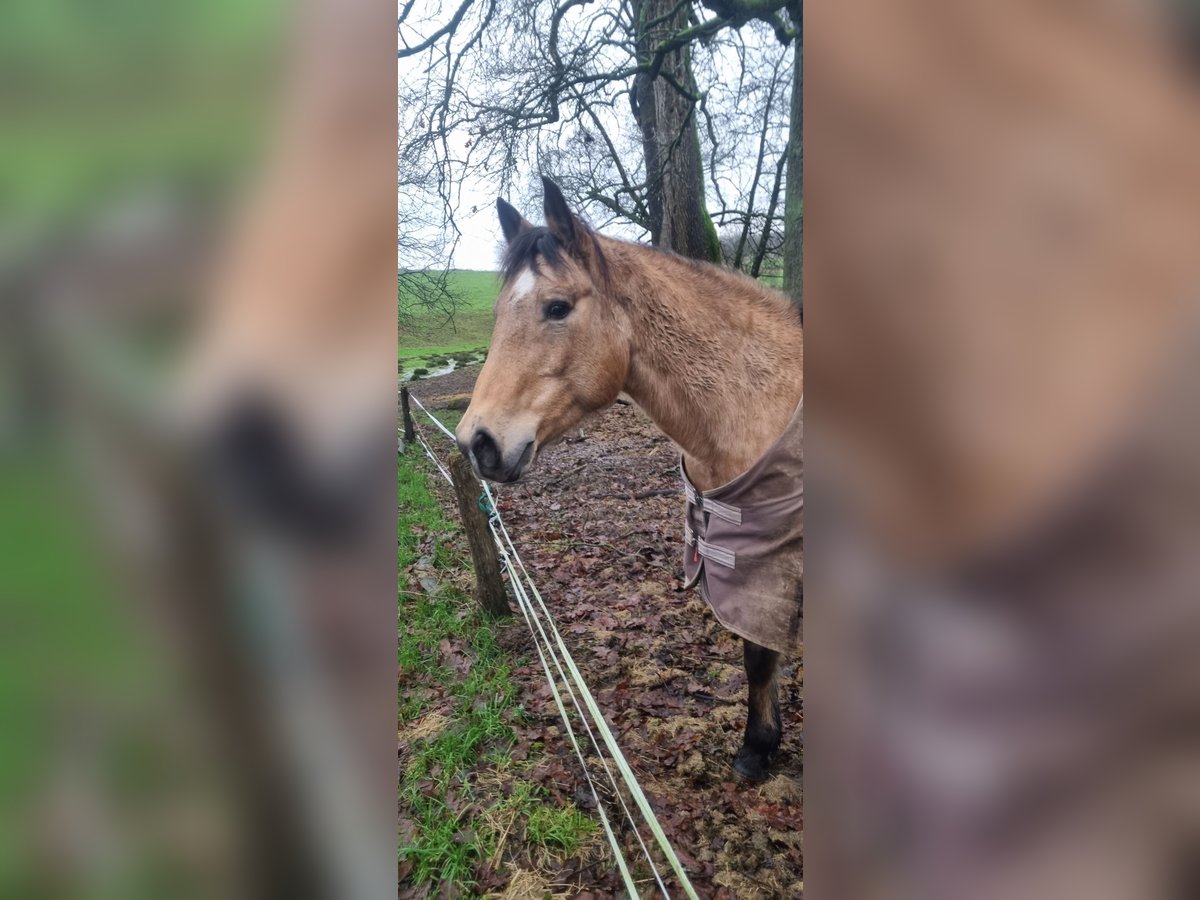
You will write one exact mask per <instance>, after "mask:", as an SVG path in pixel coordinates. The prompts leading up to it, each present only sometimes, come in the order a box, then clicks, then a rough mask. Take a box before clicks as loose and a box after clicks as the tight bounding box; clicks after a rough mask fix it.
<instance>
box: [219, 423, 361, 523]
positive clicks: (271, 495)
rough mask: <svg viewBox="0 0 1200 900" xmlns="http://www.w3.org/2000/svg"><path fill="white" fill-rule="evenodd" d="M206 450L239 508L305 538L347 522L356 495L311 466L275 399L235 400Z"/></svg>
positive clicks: (223, 489)
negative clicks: (323, 478) (322, 478)
mask: <svg viewBox="0 0 1200 900" xmlns="http://www.w3.org/2000/svg"><path fill="white" fill-rule="evenodd" d="M205 449H206V450H207V453H206V461H207V463H208V465H209V467H210V468H209V472H210V474H211V476H213V477H214V482H213V483H214V486H216V487H217V488H218V491H219V493H220V494H222V495H223V496H224V497H225V499H226V500H228V501H229V502H231V503H232V504H233V506H234V507H235V508H237V509H238V510H239V511H240V512H242V513H245V514H249V515H250V516H251V517H252V518H254V519H257V520H259V521H260V522H263V523H265V524H268V525H270V526H271V527H273V528H275V529H278V530H279V531H281V532H286V533H289V534H296V535H304V536H306V537H318V538H326V537H332V536H334V535H335V534H336V533H337V532H339V531H340V530H342V529H344V528H345V527H346V526H347V523H348V514H349V512H350V504H351V503H352V500H353V498H351V497H350V496H349V495H345V496H343V493H344V491H343V490H342V489H341V486H337V487H334V486H332V485H326V484H323V483H321V482H320V479H318V478H317V476H316V475H315V474H314V473H313V472H311V471H308V467H306V466H305V464H304V463H303V462H302V459H303V452H302V448H301V446H300V444H299V441H298V439H297V437H296V436H295V435H294V434H293V432H292V431H291V429H289V428H288V424H287V422H286V421H285V420H284V418H283V416H282V414H281V412H280V411H279V410H278V409H277V408H276V407H275V406H273V405H272V404H269V403H266V402H263V401H258V400H252V399H246V400H243V401H242V402H240V403H238V404H236V405H235V406H234V408H233V409H231V410H230V411H229V414H228V415H227V417H226V418H225V419H224V421H223V422H222V423H221V425H220V427H218V428H217V430H216V433H215V434H214V436H213V438H212V440H211V441H210V442H209V444H208V446H207V447H206V448H205Z"/></svg>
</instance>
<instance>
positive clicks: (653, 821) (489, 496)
mask: <svg viewBox="0 0 1200 900" xmlns="http://www.w3.org/2000/svg"><path fill="white" fill-rule="evenodd" d="M409 398H410V399H411V400H412V401H413V402H414V403H416V405H417V406H418V407H420V409H421V411H422V412H424V413H425V415H426V416H427V417H428V418H429V420H430V421H432V422H433V423H434V424H435V425H436V426H437V427H438V428H439V429H440V430H441V431H442V432H443V433H444V434H445V435H446V437H448V438H449V439H450V440H452V441H454V440H456V439H455V437H454V433H453V432H451V431H450V429H449V428H447V427H446V426H445V424H443V423H442V422H441V421H440V420H438V419H437V418H436V417H435V416H434V415H433V414H432V413H430V412H429V410H428V409H426V408H425V405H424V404H423V403H421V401H420V400H419V399H418V398H417V397H415V396H414V395H412V394H411V393H410V394H409ZM418 439H419V440H420V442H421V445H422V446H423V447H424V449H425V453H426V455H428V456H429V458H430V459H431V460H432V461H433V462H434V464H435V465H436V466H437V467H438V470H439V471H440V472H441V474H442V477H443V478H445V479H446V480H447V481H448V482H450V481H451V479H450V473H449V472H448V471H447V470H446V468H445V467H444V466H443V465H442V463H441V462H440V461H439V460H438V459H437V457H436V456H435V455H434V454H433V452H432V450H431V449H430V447H429V445H428V443H426V441H425V440H424V438H423V437H421V436H420V434H418ZM451 483H452V482H451ZM485 498H486V500H487V504H488V506H489V507H490V509H485V510H484V511H485V512H487V513H488V514H489V515H488V525H489V527H490V528H491V531H492V536H493V538H494V539H495V541H496V546H497V548H498V549H499V551H500V554H501V556H502V558H503V560H504V564H505V568H506V569H507V571H508V573H509V580H510V582H511V583H512V585H513V593H514V594H515V595H516V597H517V602H518V605H519V606H520V608H521V613H522V615H523V616H524V618H525V621H526V624H527V625H528V626H529V629H530V633H531V634H532V635H533V636H534V637H535V641H534V646H535V648H536V649H537V652H538V658H539V660H540V661H541V663H542V669H543V671H544V672H545V674H546V679H547V681H548V682H549V684H550V690H551V693H552V695H553V697H554V701H555V705H556V706H557V707H558V712H559V716H560V717H561V718H562V720H563V723H564V724H565V725H566V728H567V735H568V737H569V739H570V741H571V744H572V747H573V748H574V750H575V755H576V757H578V759H579V763H580V766H581V767H582V768H583V773H584V777H585V778H586V779H587V782H588V787H589V788H590V789H591V792H592V796H593V797H594V798H595V800H596V809H597V811H598V812H599V813H600V819H601V823H602V825H603V826H604V830H605V835H606V837H607V838H608V841H609V844H610V845H611V847H612V850H613V855H614V857H615V858H616V860H617V865H618V867H619V868H620V870H621V875H622V878H623V879H624V881H625V885H626V889H627V890H629V891H630V896H631V897H636V896H638V894H637V891H636V888H635V886H634V884H633V881H632V877H631V876H630V874H629V869H628V866H627V864H626V863H625V860H624V857H623V856H622V854H621V851H620V848H619V845H618V843H617V841H616V836H615V835H614V834H613V832H612V828H611V826H610V825H609V822H608V817H607V815H605V812H604V804H603V803H601V802H600V797H599V794H598V793H597V791H596V788H595V785H594V783H593V781H592V776H591V773H590V772H589V771H588V769H587V765H586V763H585V762H584V759H583V753H582V751H581V750H580V748H579V744H578V742H577V740H576V738H575V732H574V729H573V728H572V727H571V723H570V720H569V717H568V716H567V713H566V707H565V706H564V704H563V702H562V698H561V696H560V694H559V691H558V687H557V685H556V682H555V679H554V677H553V675H552V674H551V671H550V666H549V664H548V663H547V661H546V654H549V656H550V659H551V660H552V661H553V662H554V667H555V669H557V671H558V673H559V677H560V678H562V681H563V685H564V686H565V687H566V689H567V693H568V695H569V696H570V698H571V702H572V705H573V706H574V707H575V711H576V713H577V714H578V715H579V719H580V721H581V722H582V723H583V726H584V728H585V730H586V731H587V733H588V737H589V738H590V739H591V742H592V745H593V747H594V748H595V750H596V756H597V758H598V759H599V760H600V763H601V765H602V766H603V767H604V770H605V774H606V775H608V777H609V781H610V783H611V784H612V785H613V788H614V791H613V793H614V794H615V795H616V797H617V799H618V800H619V801H620V804H621V807H622V809H623V811H624V812H625V815H626V818H627V819H628V820H629V822H630V824H631V825H633V833H634V835H635V836H636V837H637V839H638V843H639V844H640V845H641V849H642V852H643V853H644V854H645V855H646V859H647V861H648V862H649V863H650V868H651V871H652V872H653V873H654V878H655V881H657V882H658V886H659V889H660V890H661V891H662V892H663V895H664V896H669V894H668V893H667V890H666V887H665V886H664V885H663V882H662V878H661V877H660V875H659V872H658V869H657V867H656V866H655V865H654V860H653V859H652V858H651V856H650V853H649V850H648V848H647V847H646V844H645V842H644V841H643V840H642V837H641V834H640V833H639V830H638V828H637V823H636V822H635V821H634V819H633V816H632V814H631V813H630V811H629V808H628V807H627V806H626V804H625V800H624V798H623V797H622V795H621V791H620V790H619V788H618V786H617V783H616V779H615V778H614V777H613V775H612V772H611V770H610V769H609V767H608V763H607V762H605V759H604V754H603V753H601V752H600V746H599V741H597V739H596V736H595V734H594V733H593V732H592V728H591V726H590V725H589V724H588V716H586V715H584V713H583V709H582V708H581V707H580V705H579V699H578V698H577V697H576V693H575V688H573V687H572V684H571V682H572V681H574V682H575V686H576V687H577V688H578V690H579V695H580V696H581V697H582V699H583V703H584V705H585V706H586V707H587V709H588V712H589V713H590V715H591V718H592V719H593V720H594V721H595V723H596V728H597V730H598V731H599V732H600V736H601V738H602V739H603V742H604V745H605V746H606V747H607V749H608V753H609V755H610V756H611V757H612V760H613V762H614V763H615V764H616V766H617V770H618V771H619V772H620V774H621V778H622V780H623V781H624V782H625V785H626V787H627V788H628V790H629V794H630V796H631V797H632V798H633V800H634V803H635V805H636V806H637V807H638V810H639V811H640V812H641V814H642V817H643V819H644V820H645V822H646V825H647V826H648V827H649V828H650V831H651V833H652V834H653V835H654V839H655V842H656V843H657V844H658V845H659V848H660V849H661V850H662V852H663V855H664V856H665V857H666V859H667V862H668V863H669V864H670V866H671V869H672V870H673V871H674V872H675V875H676V877H677V878H678V879H679V882H680V884H681V886H682V887H683V890H684V892H685V893H686V894H687V896H688V897H689V898H691V900H698V897H697V894H696V892H695V889H694V888H693V887H692V884H691V881H690V880H689V879H688V877H687V873H686V872H685V871H684V869H683V866H682V865H681V864H680V862H679V857H678V856H677V855H676V853H675V850H674V848H673V847H672V846H671V844H670V842H669V841H668V840H667V836H666V834H665V833H664V832H663V830H662V826H661V825H660V824H659V821H658V818H657V816H655V814H654V810H653V809H652V808H651V807H650V803H649V801H648V800H647V799H646V795H645V793H644V792H643V791H642V788H641V785H639V784H638V782H637V778H636V777H635V776H634V774H633V770H632V768H631V767H630V766H629V762H628V761H627V760H626V759H625V755H624V754H623V753H622V752H621V749H620V747H619V746H618V745H617V742H616V739H615V738H614V737H613V734H612V730H611V729H610V728H609V726H608V722H607V721H606V720H605V718H604V715H603V713H601V711H600V707H599V705H598V704H597V703H596V699H595V697H594V696H593V695H592V692H591V690H589V688H588V686H587V683H586V682H585V681H584V679H583V675H582V674H581V673H580V672H579V668H578V666H576V664H575V660H574V658H573V657H572V656H571V653H570V651H569V650H568V649H567V646H566V643H565V642H564V641H563V639H562V635H561V634H560V633H559V630H558V626H557V625H556V624H555V622H554V617H553V616H552V615H551V614H550V610H549V608H548V607H547V606H546V603H545V600H543V598H542V595H541V593H540V592H539V591H538V589H537V585H536V584H534V582H533V579H532V578H531V577H530V575H529V571H528V570H527V569H526V568H525V562H524V560H522V559H521V556H520V554H519V553H517V549H516V546H515V545H514V544H513V542H512V538H511V537H510V535H509V533H508V529H507V528H506V527H505V525H504V520H503V519H502V518H501V517H500V513H499V510H498V509H497V508H496V498H495V495H494V494H493V493H492V490H491V487H490V486H489V485H488V484H487V483H486V482H484V484H483V496H481V497H480V506H481V508H482V507H483V501H484V499H485ZM497 526H499V530H497ZM514 560H515V564H514ZM518 569H519V571H518ZM526 586H527V587H528V590H526ZM531 593H532V596H533V598H534V599H536V601H537V607H540V610H541V615H542V616H544V617H545V620H546V621H547V622H548V624H549V629H550V633H551V634H552V635H553V637H554V640H553V642H552V641H551V640H550V638H549V637H548V636H547V634H546V631H545V628H544V627H543V626H542V624H541V617H540V616H539V614H538V608H537V607H534V605H533V603H532V601H531V600H530V594H531ZM538 637H540V638H541V641H544V642H545V654H544V653H543V649H542V645H541V643H540V642H539V641H538V640H536V639H537V638H538ZM555 645H557V652H556V651H555ZM560 655H561V658H562V662H560V661H559V657H560ZM564 663H565V665H566V667H567V670H568V671H569V672H570V675H571V677H570V678H568V677H567V673H566V672H564V671H563V664H564Z"/></svg>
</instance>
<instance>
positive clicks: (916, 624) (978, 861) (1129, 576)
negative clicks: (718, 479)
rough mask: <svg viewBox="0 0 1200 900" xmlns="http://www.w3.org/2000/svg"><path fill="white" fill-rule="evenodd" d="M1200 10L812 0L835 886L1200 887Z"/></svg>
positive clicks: (810, 86)
mask: <svg viewBox="0 0 1200 900" xmlns="http://www.w3.org/2000/svg"><path fill="white" fill-rule="evenodd" d="M1195 12H1196V7H1195V5H1194V4H1176V3H1156V2H1133V0H1130V2H1124V0H1118V2H1111V3H1087V4H1076V3H1047V2H1040V0H1038V2H1025V0H1017V2H1011V3H1004V4H961V3H955V2H942V0H922V2H911V3H904V4H894V3H886V2H874V0H856V2H851V3H837V4H818V5H812V6H810V7H809V20H808V21H807V22H806V27H805V31H806V37H807V43H806V48H805V49H806V54H805V63H806V72H805V84H806V90H805V106H806V113H807V121H806V131H805V144H806V147H805V156H806V162H807V176H808V178H807V181H806V183H805V186H804V187H805V207H806V219H807V227H806V233H805V236H806V245H805V252H804V256H805V285H804V293H805V310H806V320H805V321H806V326H807V342H806V343H807V346H806V354H805V356H806V359H805V366H806V368H805V376H806V377H805V381H806V385H807V389H806V394H807V399H806V412H807V422H806V426H807V427H806V432H805V434H806V439H807V445H806V463H807V465H806V474H807V479H806V485H805V488H806V491H805V493H806V495H807V497H808V500H809V504H808V509H807V510H806V523H807V532H808V533H807V535H806V542H805V543H806V558H805V561H806V566H805V574H806V579H807V583H806V592H805V594H806V600H805V611H804V615H805V637H806V640H805V802H806V806H805V829H806V830H805V853H806V869H807V872H806V875H807V877H806V888H807V890H808V891H809V892H810V893H811V895H812V896H814V897H889V898H898V897H919V898H923V900H930V898H947V900H949V898H961V897H971V898H1023V900H1029V898H1053V897H1089V898H1093V900H1094V898H1102V897H1103V898H1132V897H1143V898H1150V897H1155V898H1158V897H1162V898H1184V897H1196V896H1200V878H1198V877H1197V876H1198V873H1200V868H1198V867H1197V861H1198V860H1200V802H1198V801H1200V793H1198V790H1197V788H1198V787H1200V731H1198V730H1197V725H1198V724H1200V669H1198V667H1197V660H1200V602H1198V599H1200V568H1198V560H1200V556H1198V555H1197V552H1196V551H1197V547H1200V505H1198V501H1200V493H1198V492H1197V487H1198V486H1200V477H1198V476H1200V471H1198V468H1197V466H1198V463H1200V452H1198V450H1200V445H1198V444H1197V437H1198V436H1200V433H1198V431H1197V423H1198V422H1200V418H1198V415H1197V414H1198V413H1200V409H1197V398H1198V397H1200V392H1198V391H1197V387H1198V385H1200V380H1198V378H1200V372H1198V370H1197V363H1198V361H1200V356H1198V355H1197V353H1196V350H1197V346H1198V344H1197V338H1200V309H1198V308H1197V301H1198V300H1200V253H1198V252H1197V249H1198V248H1200V107H1198V100H1200V98H1198V96H1197V87H1198V83H1197V77H1196V74H1197V70H1196V55H1195V47H1196V43H1195V35H1196V29H1195V25H1196V18H1195Z"/></svg>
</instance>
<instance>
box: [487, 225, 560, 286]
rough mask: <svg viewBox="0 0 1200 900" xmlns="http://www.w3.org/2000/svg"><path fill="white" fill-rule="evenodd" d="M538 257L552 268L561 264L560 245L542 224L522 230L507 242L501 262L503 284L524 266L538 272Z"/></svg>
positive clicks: (515, 275)
mask: <svg viewBox="0 0 1200 900" xmlns="http://www.w3.org/2000/svg"><path fill="white" fill-rule="evenodd" d="M539 258H540V259H542V260H544V261H545V263H546V265H548V266H549V267H550V268H552V269H554V268H557V267H558V266H559V265H561V264H562V247H561V245H560V244H559V242H558V240H557V239H556V238H555V237H554V235H553V234H551V233H550V229H549V228H546V227H544V226H543V227H539V228H531V229H529V230H528V231H523V232H521V233H520V234H518V235H517V236H516V237H514V238H513V239H512V241H511V242H509V245H508V248H507V249H506V250H505V251H504V261H503V264H502V266H503V276H504V284H505V285H507V284H508V283H509V282H510V281H512V280H513V279H514V278H516V277H517V276H518V275H519V274H520V273H521V272H523V271H524V270H525V269H526V268H530V269H532V270H533V271H534V272H535V273H537V272H540V271H541V270H540V269H539V268H538V259H539Z"/></svg>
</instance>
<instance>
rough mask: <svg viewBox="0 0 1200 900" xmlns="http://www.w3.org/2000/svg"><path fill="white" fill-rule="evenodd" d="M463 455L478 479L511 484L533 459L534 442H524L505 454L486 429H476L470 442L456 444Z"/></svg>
mask: <svg viewBox="0 0 1200 900" xmlns="http://www.w3.org/2000/svg"><path fill="white" fill-rule="evenodd" d="M458 446H459V449H460V450H462V452H463V455H464V456H466V457H467V458H468V459H469V460H470V461H471V465H473V466H474V467H475V471H476V473H478V475H479V477H480V478H486V479H487V480H488V481H494V482H497V483H499V484H511V483H512V482H514V481H517V480H518V479H520V477H521V473H522V472H524V471H525V467H526V466H528V465H529V462H530V460H532V459H533V451H534V442H533V441H526V442H525V443H524V444H522V445H518V447H517V448H515V450H514V451H512V452H510V453H508V454H505V453H504V451H503V449H502V448H501V447H500V444H499V443H498V442H497V441H496V439H495V438H494V437H492V434H491V432H489V431H488V430H487V429H486V428H476V429H475V431H474V433H473V434H472V435H471V438H470V441H469V442H466V443H465V446H464V442H463V441H461V440H460V441H459V442H458Z"/></svg>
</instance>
